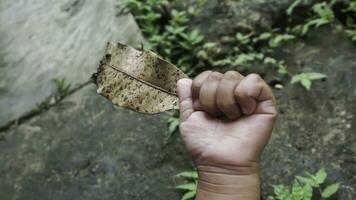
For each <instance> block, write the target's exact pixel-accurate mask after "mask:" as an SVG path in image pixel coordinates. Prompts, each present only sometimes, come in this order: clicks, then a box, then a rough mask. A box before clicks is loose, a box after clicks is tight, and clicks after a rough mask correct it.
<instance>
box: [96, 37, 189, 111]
mask: <svg viewBox="0 0 356 200" xmlns="http://www.w3.org/2000/svg"><path fill="white" fill-rule="evenodd" d="M186 77H187V76H186V75H185V74H184V73H183V72H182V71H181V70H179V69H178V68H177V67H176V66H174V65H172V64H170V63H168V62H167V61H164V60H162V59H161V58H159V56H157V55H156V54H155V53H153V52H151V51H139V50H136V49H134V48H132V47H129V46H127V45H123V44H120V43H111V42H110V43H108V45H107V49H106V55H105V56H104V58H103V60H102V61H101V63H100V66H99V69H98V71H97V73H96V74H95V75H94V81H95V83H96V85H97V86H98V90H97V92H98V93H99V94H101V95H103V96H105V97H106V98H108V99H109V100H110V101H111V102H112V103H113V104H115V105H118V106H122V107H125V108H129V109H132V110H134V111H137V112H142V113H150V114H153V113H159V112H163V111H166V110H170V109H177V108H178V96H177V89H176V88H177V85H176V83H177V81H178V80H179V79H181V78H186Z"/></svg>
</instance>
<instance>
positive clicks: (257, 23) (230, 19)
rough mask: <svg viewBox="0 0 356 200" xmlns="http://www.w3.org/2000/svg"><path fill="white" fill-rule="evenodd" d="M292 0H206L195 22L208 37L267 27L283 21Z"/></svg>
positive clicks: (266, 28) (310, 1)
mask: <svg viewBox="0 0 356 200" xmlns="http://www.w3.org/2000/svg"><path fill="white" fill-rule="evenodd" d="M293 2H294V0H282V1H281V0H272V1H271V0H234V1H231V0H223V1H221V0H209V1H207V2H206V4H205V5H204V7H203V9H202V12H201V14H199V16H198V17H197V19H196V20H195V22H194V24H195V25H197V26H199V27H200V30H202V31H203V32H204V34H205V35H207V38H209V39H210V40H216V39H219V37H221V36H226V35H235V34H236V32H251V31H254V30H258V29H263V30H268V29H270V28H271V27H272V26H274V25H275V23H276V22H278V24H279V25H283V24H284V23H285V22H286V19H287V17H286V13H285V11H286V10H287V8H288V7H289V6H290V5H291V4H292V3H293ZM313 2H315V0H307V1H303V2H302V3H301V4H300V7H302V8H304V9H305V8H307V7H309V6H310V5H311V4H312V3H313Z"/></svg>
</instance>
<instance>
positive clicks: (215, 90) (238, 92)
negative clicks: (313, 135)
mask: <svg viewBox="0 0 356 200" xmlns="http://www.w3.org/2000/svg"><path fill="white" fill-rule="evenodd" d="M178 93H179V98H180V120H181V124H180V131H181V136H182V139H183V142H184V144H185V146H186V149H187V150H188V152H189V154H190V155H191V156H192V158H193V161H194V163H195V165H196V167H197V169H198V172H199V176H200V181H199V187H198V188H199V189H200V190H198V197H197V199H220V198H219V197H218V196H217V197H216V198H213V197H212V196H214V195H212V194H211V192H213V193H214V191H215V192H218V193H224V194H225V193H229V192H231V193H232V194H233V195H235V196H233V197H232V198H234V199H239V197H240V196H239V194H235V192H237V190H236V189H231V188H230V189H227V190H228V191H225V189H226V188H225V189H224V188H220V189H222V190H223V191H219V187H221V185H224V184H225V182H226V184H227V183H228V185H230V186H231V184H232V182H234V183H236V184H238V183H239V182H240V183H242V182H243V183H244V184H257V185H258V184H259V182H258V161H259V157H260V155H261V153H262V151H263V149H264V147H265V145H266V143H267V142H268V139H269V137H270V135H271V132H272V128H273V125H274V121H275V118H276V114H277V111H276V105H275V99H274V97H273V94H272V91H271V89H270V88H269V86H268V85H267V84H266V83H265V82H264V81H263V79H261V78H260V77H259V76H258V75H256V74H250V75H248V76H246V77H244V76H242V75H241V74H239V73H238V72H235V71H229V72H227V73H225V74H221V73H218V72H211V71H206V72H203V73H201V74H200V75H199V76H197V77H196V78H195V79H194V80H193V81H191V80H189V79H182V80H180V81H179V82H178ZM238 177H245V178H247V179H246V180H244V179H241V178H238ZM214 185H216V186H219V187H218V188H216V187H215V186H214ZM239 187H240V188H241V186H239ZM252 189H253V188H252ZM230 190H231V191H230ZM248 190H249V189H247V190H246V188H245V189H244V192H243V193H244V194H243V195H245V196H244V198H243V199H255V198H256V195H257V198H258V194H259V192H257V190H258V191H259V187H258V186H257V189H256V190H254V189H253V192H254V193H255V194H254V196H253V197H252V198H247V196H246V195H247V194H246V191H248ZM199 191H200V192H199ZM204 191H205V192H204ZM209 191H210V192H209ZM199 195H200V197H199ZM204 195H205V196H204ZM203 197H204V198H203ZM226 199H229V198H226Z"/></svg>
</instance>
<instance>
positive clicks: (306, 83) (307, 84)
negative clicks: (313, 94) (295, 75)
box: [300, 79, 312, 90]
mask: <svg viewBox="0 0 356 200" xmlns="http://www.w3.org/2000/svg"><path fill="white" fill-rule="evenodd" d="M300 83H301V84H302V85H303V86H304V87H305V89H307V90H310V88H311V85H312V82H311V81H310V80H309V79H302V80H300Z"/></svg>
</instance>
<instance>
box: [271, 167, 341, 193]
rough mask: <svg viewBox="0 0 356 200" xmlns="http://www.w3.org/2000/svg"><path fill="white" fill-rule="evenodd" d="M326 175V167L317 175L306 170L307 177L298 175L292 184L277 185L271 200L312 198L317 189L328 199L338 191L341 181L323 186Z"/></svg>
mask: <svg viewBox="0 0 356 200" xmlns="http://www.w3.org/2000/svg"><path fill="white" fill-rule="evenodd" d="M326 177H327V173H326V171H325V169H324V168H321V169H320V170H319V171H318V172H317V173H316V174H315V175H313V174H310V173H308V172H306V176H305V177H303V176H296V179H295V180H294V182H293V185H292V186H285V185H275V186H274V187H273V188H274V195H273V196H269V200H311V199H312V197H313V191H314V190H317V191H318V192H319V193H320V195H321V196H322V198H323V199H327V198H329V197H331V196H332V195H333V194H335V193H336V192H337V191H338V189H339V187H340V183H334V184H331V185H329V186H327V187H322V185H323V184H324V182H325V180H326Z"/></svg>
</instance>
